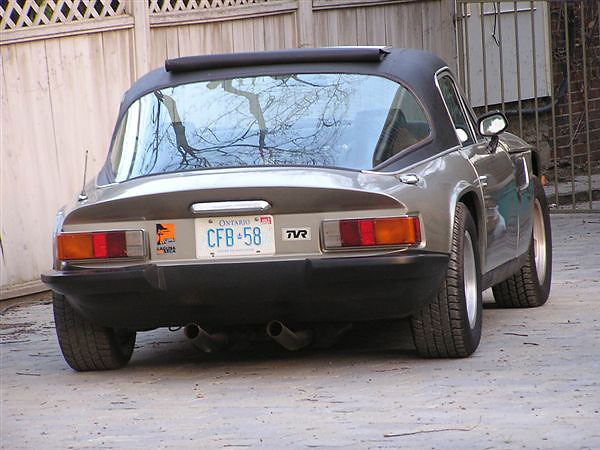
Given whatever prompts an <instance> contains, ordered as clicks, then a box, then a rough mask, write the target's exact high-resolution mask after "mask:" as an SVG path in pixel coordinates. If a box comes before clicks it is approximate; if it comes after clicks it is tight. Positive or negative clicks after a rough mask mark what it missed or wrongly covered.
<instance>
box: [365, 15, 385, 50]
mask: <svg viewBox="0 0 600 450" xmlns="http://www.w3.org/2000/svg"><path fill="white" fill-rule="evenodd" d="M366 15H367V44H368V45H387V44H388V42H387V41H386V39H385V8H384V7H382V6H372V7H369V8H366Z"/></svg>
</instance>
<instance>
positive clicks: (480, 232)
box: [458, 190, 486, 267]
mask: <svg viewBox="0 0 600 450" xmlns="http://www.w3.org/2000/svg"><path fill="white" fill-rule="evenodd" d="M458 202H460V203H463V204H464V205H465V206H466V207H467V209H468V210H469V213H470V214H471V217H472V218H473V222H475V229H476V230H477V241H478V243H479V255H480V259H481V258H482V256H483V255H484V254H485V252H484V251H483V249H484V248H485V247H484V246H485V239H486V234H485V219H484V217H483V206H482V202H481V200H480V199H479V197H478V196H477V193H476V192H475V191H472V190H468V191H463V192H462V193H461V194H460V196H459V197H458ZM480 262H481V263H483V261H480ZM482 267H483V265H482Z"/></svg>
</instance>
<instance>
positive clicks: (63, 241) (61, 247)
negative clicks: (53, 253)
mask: <svg viewBox="0 0 600 450" xmlns="http://www.w3.org/2000/svg"><path fill="white" fill-rule="evenodd" d="M143 233H144V232H143V231H141V230H135V231H97V232H92V233H61V234H59V235H57V236H56V248H57V253H58V255H57V256H58V259H59V260H61V261H69V260H83V259H110V258H139V257H143V256H144V255H145V247H144V236H143Z"/></svg>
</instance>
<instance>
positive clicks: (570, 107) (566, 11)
mask: <svg viewBox="0 0 600 450" xmlns="http://www.w3.org/2000/svg"><path fill="white" fill-rule="evenodd" d="M563 20H564V24H565V50H566V56H567V102H568V109H567V111H568V114H569V149H570V150H571V206H572V208H573V209H575V205H576V201H575V156H574V148H573V98H572V95H571V39H570V36H569V9H568V6H567V3H566V2H565V3H563Z"/></svg>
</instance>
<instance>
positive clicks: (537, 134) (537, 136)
mask: <svg viewBox="0 0 600 450" xmlns="http://www.w3.org/2000/svg"><path fill="white" fill-rule="evenodd" d="M530 8H531V14H530V16H531V61H533V64H532V65H531V66H532V68H533V105H534V106H533V108H534V110H535V146H536V147H537V148H539V147H540V117H539V112H538V106H539V105H538V85H537V55H536V51H535V50H536V49H535V5H534V2H533V1H532V2H531V3H530Z"/></svg>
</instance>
